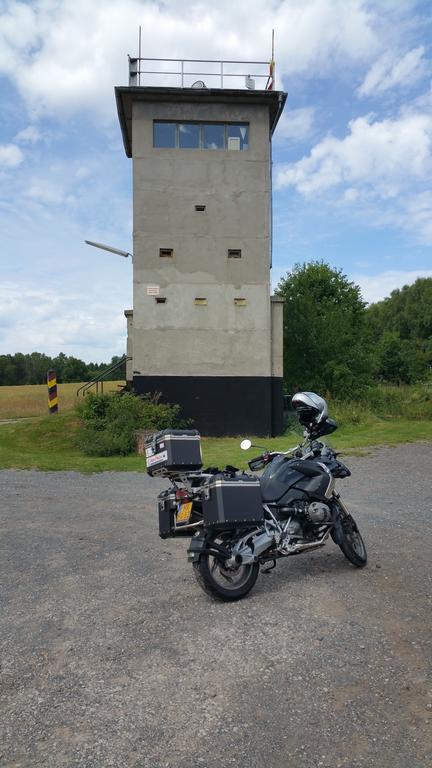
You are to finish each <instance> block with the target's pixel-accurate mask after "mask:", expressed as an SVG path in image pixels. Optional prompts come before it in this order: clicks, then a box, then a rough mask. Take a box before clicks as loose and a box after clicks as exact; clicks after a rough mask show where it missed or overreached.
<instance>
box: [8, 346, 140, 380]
mask: <svg viewBox="0 0 432 768" xmlns="http://www.w3.org/2000/svg"><path fill="white" fill-rule="evenodd" d="M120 359H121V358H120V357H119V356H114V357H112V358H111V362H110V363H85V362H84V361H83V360H80V359H79V358H78V357H73V356H68V355H65V354H64V353H63V352H60V354H59V355H57V356H56V357H49V355H45V354H43V353H42V352H31V353H30V354H26V355H25V354H23V353H22V352H16V353H15V354H14V355H0V386H1V385H13V384H44V383H45V382H46V376H47V371H48V370H49V369H50V368H53V369H54V370H55V371H56V373H57V381H58V382H59V383H62V382H65V383H66V382H80V381H89V380H90V379H92V378H93V377H94V376H96V375H97V374H98V373H100V372H101V371H103V370H105V369H106V368H107V367H108V366H109V365H111V364H112V363H116V362H118V361H119V360H120ZM124 376H125V370H124V366H122V367H120V368H118V369H117V371H116V372H115V374H114V378H119V379H121V378H124Z"/></svg>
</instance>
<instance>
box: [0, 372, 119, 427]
mask: <svg viewBox="0 0 432 768" xmlns="http://www.w3.org/2000/svg"><path fill="white" fill-rule="evenodd" d="M103 384H104V392H111V391H113V390H117V388H118V387H119V386H124V381H104V383H103ZM80 386H81V383H79V382H78V383H77V384H75V383H74V384H59V385H58V395H59V408H60V411H61V413H63V412H65V411H71V410H72V409H73V408H74V407H75V403H76V391H77V389H78V387H80ZM47 413H48V394H47V387H46V384H24V385H23V386H17V387H0V420H1V419H22V418H26V417H27V418H29V417H31V416H46V414H47Z"/></svg>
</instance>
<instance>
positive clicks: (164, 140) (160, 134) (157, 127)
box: [153, 123, 176, 148]
mask: <svg viewBox="0 0 432 768" xmlns="http://www.w3.org/2000/svg"><path fill="white" fill-rule="evenodd" d="M175 137H176V124H175V123H154V125H153V146H154V147H160V148H163V147H175V145H176V141H175Z"/></svg>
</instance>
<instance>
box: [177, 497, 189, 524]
mask: <svg viewBox="0 0 432 768" xmlns="http://www.w3.org/2000/svg"><path fill="white" fill-rule="evenodd" d="M191 512H192V502H191V501H188V502H186V504H179V508H178V512H177V518H176V520H177V523H188V522H189V518H190V516H191Z"/></svg>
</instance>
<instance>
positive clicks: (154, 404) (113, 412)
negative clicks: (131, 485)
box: [77, 392, 185, 456]
mask: <svg viewBox="0 0 432 768" xmlns="http://www.w3.org/2000/svg"><path fill="white" fill-rule="evenodd" d="M77 410H78V414H79V416H80V418H81V422H82V423H81V426H80V429H79V431H78V438H77V443H78V447H79V448H80V450H81V451H83V453H86V454H87V455H88V456H113V455H116V454H120V455H122V456H125V455H127V454H128V453H132V452H133V451H134V449H135V433H136V431H137V430H140V429H146V430H149V431H153V430H154V431H159V430H161V429H167V428H168V427H172V428H178V427H182V426H184V425H185V422H183V421H182V420H181V419H180V406H179V405H170V404H167V403H160V402H158V399H157V398H154V397H152V396H150V395H147V396H145V397H143V398H141V397H137V396H136V395H133V394H130V393H127V394H124V395H119V394H117V393H113V392H111V393H109V394H101V395H95V394H89V395H87V396H86V397H85V398H84V400H82V401H81V402H80V403H79V405H78V406H77Z"/></svg>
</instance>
